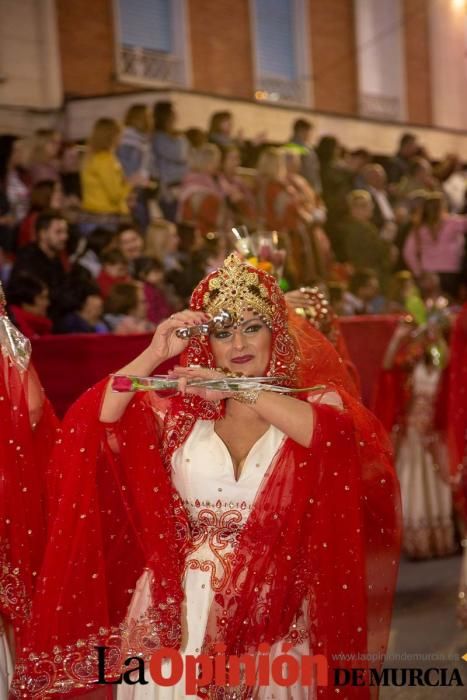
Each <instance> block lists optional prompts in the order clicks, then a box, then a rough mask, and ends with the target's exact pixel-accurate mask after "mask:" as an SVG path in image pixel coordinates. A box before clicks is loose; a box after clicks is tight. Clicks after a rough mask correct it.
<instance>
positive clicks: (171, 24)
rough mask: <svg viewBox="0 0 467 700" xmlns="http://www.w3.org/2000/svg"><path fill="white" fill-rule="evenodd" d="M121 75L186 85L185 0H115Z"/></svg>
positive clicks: (140, 80) (146, 82)
mask: <svg viewBox="0 0 467 700" xmlns="http://www.w3.org/2000/svg"><path fill="white" fill-rule="evenodd" d="M114 8H115V19H116V22H115V24H116V36H117V38H118V41H117V42H116V43H117V65H118V74H119V78H120V79H122V80H124V81H130V82H138V83H143V84H149V85H179V86H183V85H186V84H187V82H188V80H187V60H186V59H187V37H186V36H185V31H184V28H185V26H186V25H185V0H114Z"/></svg>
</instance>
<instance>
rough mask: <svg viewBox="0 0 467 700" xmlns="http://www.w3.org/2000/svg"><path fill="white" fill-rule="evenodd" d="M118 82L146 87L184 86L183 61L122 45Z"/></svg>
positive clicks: (163, 54) (160, 53)
mask: <svg viewBox="0 0 467 700" xmlns="http://www.w3.org/2000/svg"><path fill="white" fill-rule="evenodd" d="M118 67H119V70H118V77H119V79H120V80H122V81H125V82H131V83H138V84H140V85H147V86H148V87H157V86H160V85H164V86H165V85H172V86H175V87H183V86H184V84H185V75H184V66H183V61H182V60H181V59H180V58H179V57H178V56H174V55H173V54H168V53H165V52H164V51H155V50H153V49H143V48H140V47H137V46H128V45H124V44H122V45H121V46H120V49H119V55H118Z"/></svg>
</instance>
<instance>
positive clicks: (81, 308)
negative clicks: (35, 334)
mask: <svg viewBox="0 0 467 700" xmlns="http://www.w3.org/2000/svg"><path fill="white" fill-rule="evenodd" d="M73 297H74V298H73V299H70V311H69V312H68V313H67V314H65V316H64V317H63V318H62V319H60V321H59V322H58V323H57V324H56V331H57V333H108V332H109V329H108V327H107V325H106V324H105V323H104V321H103V319H102V312H103V310H104V301H103V299H102V296H101V294H100V292H99V289H98V287H96V286H95V285H94V284H83V285H80V286H78V287H75V288H74V289H73Z"/></svg>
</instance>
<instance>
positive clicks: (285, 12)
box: [253, 0, 297, 80]
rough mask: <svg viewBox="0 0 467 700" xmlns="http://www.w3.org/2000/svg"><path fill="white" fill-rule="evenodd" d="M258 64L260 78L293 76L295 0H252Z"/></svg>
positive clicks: (294, 72) (289, 78)
mask: <svg viewBox="0 0 467 700" xmlns="http://www.w3.org/2000/svg"><path fill="white" fill-rule="evenodd" d="M253 3H254V13H255V32H256V37H255V38H256V65H257V72H258V75H259V77H260V78H263V77H264V78H267V77H274V78H283V79H288V80H294V79H295V78H296V75H297V66H296V61H295V46H294V43H295V42H294V35H295V32H294V16H293V13H294V0H253Z"/></svg>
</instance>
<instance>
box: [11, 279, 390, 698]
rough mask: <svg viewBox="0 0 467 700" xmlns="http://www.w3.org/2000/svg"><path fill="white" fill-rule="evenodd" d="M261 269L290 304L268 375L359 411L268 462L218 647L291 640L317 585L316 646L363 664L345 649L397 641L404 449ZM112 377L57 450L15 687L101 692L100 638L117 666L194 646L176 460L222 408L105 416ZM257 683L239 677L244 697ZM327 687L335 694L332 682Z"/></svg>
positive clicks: (155, 403) (80, 410)
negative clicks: (138, 595) (145, 582)
mask: <svg viewBox="0 0 467 700" xmlns="http://www.w3.org/2000/svg"><path fill="white" fill-rule="evenodd" d="M255 272H256V273H257V274H258V275H259V276H260V277H261V282H262V283H264V284H265V285H266V286H267V289H268V292H269V301H270V302H271V303H273V304H275V307H276V312H275V315H274V318H273V332H272V342H271V358H270V363H269V368H268V373H269V374H270V375H274V376H278V375H280V376H282V381H283V383H286V384H289V385H296V386H301V387H314V386H316V385H321V387H322V388H321V390H317V391H324V389H323V385H326V387H328V388H332V389H335V390H336V391H338V392H339V393H340V395H341V397H342V400H343V403H344V406H345V409H344V410H343V411H342V412H340V411H339V410H337V409H335V408H331V407H328V406H321V405H316V406H315V408H314V411H313V412H310V420H311V419H313V420H314V434H313V440H312V444H311V445H310V447H309V448H305V447H301V446H299V445H298V444H297V443H294V442H293V441H292V440H290V439H287V440H286V441H285V443H284V445H283V447H282V448H281V449H280V450H279V452H278V453H277V455H276V457H275V459H274V460H273V463H272V464H271V465H270V466H269V468H268V470H267V473H266V475H265V477H264V479H263V482H262V484H261V486H260V489H259V491H258V493H257V496H256V499H255V502H254V505H253V508H252V511H251V514H250V516H249V519H248V521H247V525H246V527H245V528H244V529H243V530H242V532H241V534H240V537H239V541H238V545H237V546H236V548H235V556H234V567H235V570H236V574H237V576H236V580H237V585H236V586H235V587H232V589H227V590H223V591H221V592H219V593H217V594H216V597H215V599H214V602H213V605H212V608H211V613H210V616H209V621H208V628H207V631H206V637H205V649H207V650H212V648H213V645H214V644H215V643H216V642H220V641H223V642H225V644H226V645H227V651H228V652H229V653H234V654H235V653H239V652H243V651H248V652H250V653H253V654H254V653H256V651H257V649H258V645H259V644H260V643H261V642H263V641H264V642H268V643H270V644H272V643H273V642H274V641H276V640H280V639H282V638H283V637H284V636H285V634H286V633H287V631H288V630H289V626H290V623H291V621H292V620H293V618H294V616H295V615H296V613H297V610H298V608H299V606H300V605H301V603H302V601H303V599H304V598H306V597H308V598H312V599H314V600H315V601H316V606H315V609H316V614H315V615H313V619H312V620H311V627H310V629H309V630H308V633H309V637H310V639H312V640H313V647H312V648H313V653H323V654H325V655H326V656H327V657H328V662H329V665H330V666H333V665H335V666H339V667H345V666H348V665H350V666H352V665H356V666H357V667H359V668H361V667H362V666H366V664H367V662H366V661H365V660H362V659H361V658H356V657H354V660H353V661H343V660H342V659H339V660H337V661H336V660H335V659H334V658H333V654H339V653H342V654H348V655H349V654H353V655H357V654H359V653H360V654H366V653H371V652H373V653H377V654H381V653H383V652H384V649H385V646H386V642H387V635H388V629H389V620H390V613H391V605H392V594H393V590H394V586H395V581H396V574H397V563H398V555H399V539H400V527H399V519H400V513H399V495H398V484H397V480H396V479H395V476H394V472H393V469H392V465H391V460H390V451H389V447H388V444H387V440H386V438H385V437H384V435H383V431H382V428H381V426H380V425H379V423H378V422H377V421H376V420H375V418H374V417H373V416H372V415H371V414H369V413H368V412H367V411H366V410H365V409H364V408H363V407H362V406H361V404H360V403H358V401H357V400H356V399H355V398H353V396H352V395H351V392H353V391H354V387H353V385H352V382H351V381H349V379H348V377H347V375H346V373H345V372H344V370H343V362H342V360H341V359H340V358H339V357H338V355H337V353H336V352H335V351H334V349H333V348H332V346H331V345H330V344H329V343H328V342H327V341H326V340H325V339H324V338H323V337H322V336H321V335H320V334H319V333H318V332H317V331H314V329H312V328H311V327H310V326H309V324H307V323H306V322H305V323H304V322H302V321H301V320H300V319H299V318H298V317H296V316H295V315H293V321H292V320H290V322H289V321H288V319H287V315H286V310H285V301H284V298H283V296H282V294H281V293H280V291H279V290H278V288H277V286H276V283H275V281H274V280H273V278H270V277H269V275H266V274H265V273H263V272H261V271H258V270H255ZM213 274H217V273H213ZM208 279H209V278H208ZM206 285H207V280H204V281H203V282H202V283H201V285H200V286H199V288H197V290H195V292H194V294H193V298H192V308H194V309H196V308H201V307H202V306H203V303H204V302H203V299H204V294H205V291H206V289H207V287H206ZM289 323H290V325H289ZM182 360H183V362H185V363H190V364H195V363H198V364H201V365H204V366H214V358H213V355H212V352H211V348H210V344H209V341H208V340H206V339H203V338H202V337H201V338H195V339H192V340H191V341H190V343H189V345H188V348H187V351H185V353H184V354H183V356H182ZM104 388H105V382H102V383H101V384H100V385H97V386H96V387H94V389H92V390H90V391H89V392H87V393H86V394H85V395H84V396H83V397H82V398H81V399H80V400H79V401H78V402H77V403H76V404H75V405H74V407H72V409H71V410H70V411H69V412H68V414H67V416H66V418H65V421H64V426H63V437H62V440H61V443H60V444H59V445H57V447H56V449H55V452H54V456H53V460H52V468H51V471H52V474H53V475H54V477H55V478H54V493H55V494H56V502H57V508H56V512H55V517H54V524H53V526H52V528H51V532H50V541H49V547H48V549H47V552H46V556H45V561H44V565H43V568H42V572H41V579H40V583H39V586H38V590H37V595H36V597H35V601H34V607H33V616H34V617H33V624H32V625H31V628H30V630H29V635H28V640H27V643H25V644H24V648H23V649H22V654H21V659H20V660H19V663H18V665H17V675H16V679H15V683H14V693H15V695H16V697H27V698H30V697H35V695H36V694H42V695H44V696H46V697H47V696H48V694H53V692H55V693H56V692H61V693H63V694H64V695H68V694H70V695H76V694H79V693H81V692H84V691H85V690H86V689H89V688H90V687H92V683H93V681H95V680H96V678H97V658H96V650H95V646H96V645H100V646H107V647H110V649H109V650H108V653H107V666H106V673H107V676H108V678H112V677H115V676H117V675H118V674H119V673H120V671H121V667H122V662H123V661H124V659H125V658H126V657H127V656H130V655H131V656H132V655H134V654H135V653H138V654H139V655H141V656H143V657H144V658H146V659H149V657H150V656H151V653H152V652H153V651H154V650H155V649H156V648H158V647H160V646H169V647H175V648H179V647H180V644H181V614H180V613H181V603H182V600H183V595H184V594H183V589H182V570H183V564H184V561H185V557H186V554H187V552H188V551H189V549H190V546H191V533H190V525H189V521H188V517H187V514H186V512H185V510H184V506H183V503H182V501H181V499H180V497H179V496H178V494H177V493H176V492H175V491H174V489H173V487H172V484H171V480H170V476H169V471H168V468H169V467H170V463H171V455H172V454H173V452H174V450H175V449H177V447H179V446H181V445H182V444H183V443H184V441H185V440H186V438H187V437H188V435H189V434H190V432H191V429H192V428H193V426H194V424H195V422H196V420H198V419H200V418H202V419H208V420H211V419H213V420H215V419H216V418H218V417H219V416H220V415H221V414H222V411H223V405H222V403H221V404H219V405H216V404H213V403H212V402H209V401H205V400H203V399H201V398H200V397H196V396H185V397H175V398H174V399H171V400H167V401H165V402H164V401H161V400H159V399H157V398H156V397H154V396H149V395H147V394H141V395H138V396H136V397H135V398H134V400H133V402H132V403H131V404H130V407H129V408H128V409H127V411H126V412H125V414H124V416H123V417H122V419H121V420H120V421H119V422H118V423H115V424H112V425H111V426H106V425H103V424H101V423H100V422H99V409H100V402H101V399H102V394H103V390H104ZM306 398H307V395H305V396H304V400H306ZM308 398H310V397H309V396H308ZM164 404H165V405H164ZM162 409H164V410H165V418H164V421H163V423H161V421H160V418H159V416H160V415H162V414H161V411H162ZM312 416H313V418H312ZM145 567H146V568H148V569H150V570H152V572H153V573H154V577H153V583H152V589H151V594H152V606H151V607H150V608H149V610H148V613H147V615H145V616H144V617H143V618H140V619H139V620H138V621H137V622H135V623H134V624H129V623H128V622H126V621H125V611H126V609H127V606H128V604H129V601H130V598H131V595H132V592H133V590H134V587H135V583H136V580H137V579H138V578H139V576H140V575H141V573H142V572H143V570H144V568H145ZM380 660H381V659H380ZM371 665H373V666H378V665H379V662H378V661H376V662H372V663H371ZM105 692H106V691H104V694H105ZM207 692H208V693H209V694H210V696H212V697H215V696H216V697H217V696H218V692H221V694H222V692H224V691H223V689H220V688H215V687H211V688H209V689H208V691H207ZM247 694H248V689H247V688H241V689H240V696H239V697H242V698H246V697H247ZM318 696H319V698H326V699H329V700H330V699H331V698H334V697H335V688H334V686H333V685H332V679H331V678H330V685H328V686H323V687H320V688H319V689H318ZM346 697H348V698H369V697H370V689H369V688H359V687H355V688H346Z"/></svg>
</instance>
